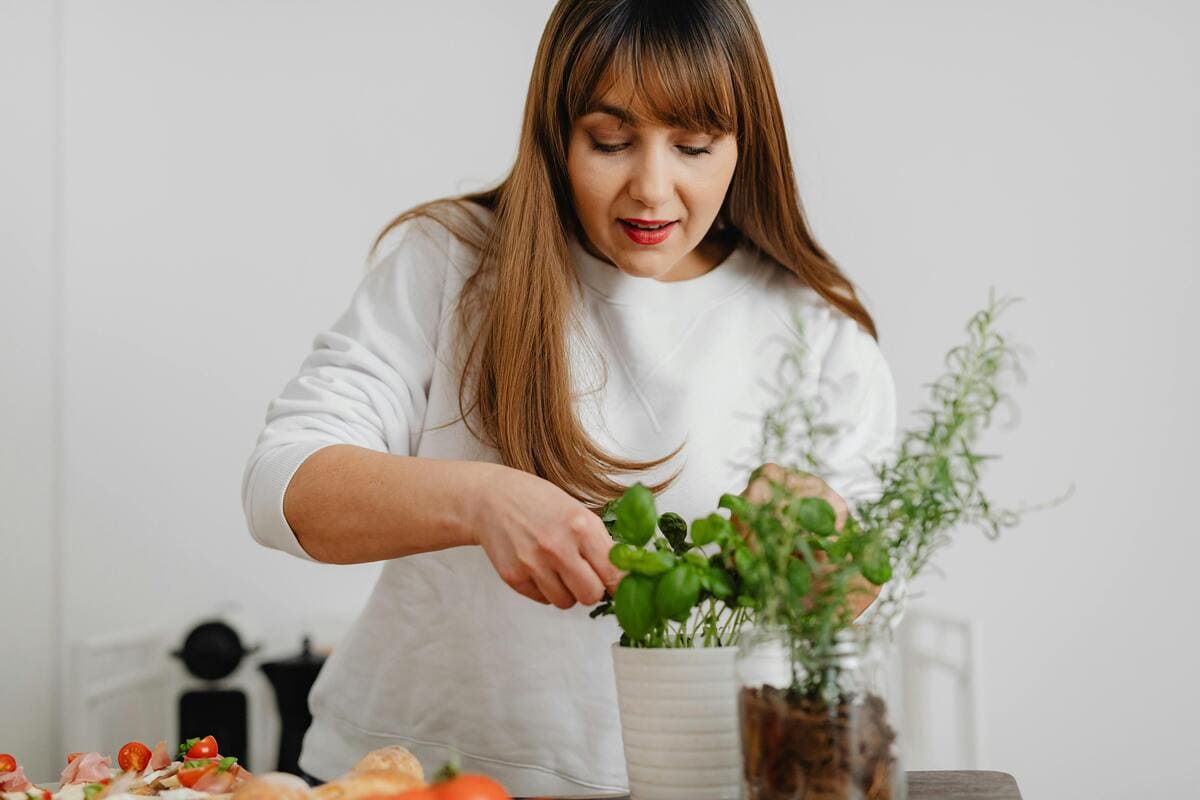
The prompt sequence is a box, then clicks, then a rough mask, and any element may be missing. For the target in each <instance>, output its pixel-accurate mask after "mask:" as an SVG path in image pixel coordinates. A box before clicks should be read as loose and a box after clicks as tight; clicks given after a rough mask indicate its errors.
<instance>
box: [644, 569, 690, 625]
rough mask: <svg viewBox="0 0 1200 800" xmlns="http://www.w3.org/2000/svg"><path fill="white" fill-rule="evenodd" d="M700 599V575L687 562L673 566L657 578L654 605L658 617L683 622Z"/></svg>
mask: <svg viewBox="0 0 1200 800" xmlns="http://www.w3.org/2000/svg"><path fill="white" fill-rule="evenodd" d="M699 599H700V575H699V574H698V573H697V572H696V570H695V569H693V568H692V567H691V566H689V565H687V564H680V565H678V566H676V567H674V568H673V569H672V570H671V571H670V572H668V573H667V574H666V575H663V576H662V579H661V580H659V582H658V586H657V587H656V588H655V590H654V606H655V608H656V609H658V615H659V616H660V617H666V618H667V619H673V620H675V621H676V622H683V621H684V620H686V619H687V618H688V615H689V614H690V613H691V610H692V608H693V607H694V606H695V605H696V602H697V601H698V600H699Z"/></svg>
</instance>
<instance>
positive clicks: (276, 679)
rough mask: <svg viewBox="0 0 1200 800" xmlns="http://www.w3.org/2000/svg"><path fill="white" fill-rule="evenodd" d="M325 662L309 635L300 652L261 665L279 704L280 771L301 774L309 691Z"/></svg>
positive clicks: (309, 715) (310, 718) (310, 721)
mask: <svg viewBox="0 0 1200 800" xmlns="http://www.w3.org/2000/svg"><path fill="white" fill-rule="evenodd" d="M324 664H325V656H323V655H321V654H319V653H314V652H313V649H312V640H311V639H309V637H307V636H305V637H304V640H303V642H302V643H301V645H300V653H299V654H298V655H295V656H293V657H291V658H284V659H280V660H278V661H267V662H264V663H262V664H260V665H259V667H258V668H259V669H260V670H262V671H263V673H264V674H265V675H266V676H267V680H269V681H270V682H271V687H272V688H274V690H275V701H276V703H278V705H279V719H280V729H279V763H278V765H277V766H276V769H277V770H279V771H280V772H290V773H292V774H293V775H299V774H300V763H299V762H300V745H301V743H302V742H303V741H304V733H305V732H306V731H307V730H308V726H309V725H311V724H312V713H311V712H310V711H309V708H308V692H309V690H310V689H311V688H312V685H313V681H315V680H316V679H317V673H319V672H320V671H321V667H322V666H323V665H324Z"/></svg>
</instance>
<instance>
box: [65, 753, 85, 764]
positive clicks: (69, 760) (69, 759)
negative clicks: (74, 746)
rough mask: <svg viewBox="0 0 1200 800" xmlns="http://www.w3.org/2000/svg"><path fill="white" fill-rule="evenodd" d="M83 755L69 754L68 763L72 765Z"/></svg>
mask: <svg viewBox="0 0 1200 800" xmlns="http://www.w3.org/2000/svg"><path fill="white" fill-rule="evenodd" d="M81 755H83V753H67V763H68V764H70V763H71V762H72V761H74V760H75V759H77V758H79V757H80V756H81Z"/></svg>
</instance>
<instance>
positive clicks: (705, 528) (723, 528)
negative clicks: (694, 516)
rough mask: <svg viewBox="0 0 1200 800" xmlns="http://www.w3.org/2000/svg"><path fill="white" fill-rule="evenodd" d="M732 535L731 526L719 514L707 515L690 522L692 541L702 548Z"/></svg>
mask: <svg viewBox="0 0 1200 800" xmlns="http://www.w3.org/2000/svg"><path fill="white" fill-rule="evenodd" d="M732 534H733V526H732V525H730V524H729V520H727V519H725V518H724V517H722V516H721V515H720V514H709V515H708V516H707V517H704V518H702V519H698V520H694V521H693V522H692V541H693V542H695V543H696V544H698V545H700V546H701V547H703V546H704V545H706V544H711V543H712V542H721V541H725V540H726V539H728V538H729V536H731V535H732Z"/></svg>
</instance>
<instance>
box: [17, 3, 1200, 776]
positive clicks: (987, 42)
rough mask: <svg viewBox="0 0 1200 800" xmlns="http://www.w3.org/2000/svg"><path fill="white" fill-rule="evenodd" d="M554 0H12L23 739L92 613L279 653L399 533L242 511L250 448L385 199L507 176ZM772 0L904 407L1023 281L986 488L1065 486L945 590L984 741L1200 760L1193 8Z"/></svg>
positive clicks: (963, 562) (1038, 762) (48, 767)
mask: <svg viewBox="0 0 1200 800" xmlns="http://www.w3.org/2000/svg"><path fill="white" fill-rule="evenodd" d="M550 6H551V4H550V3H549V2H545V0H523V1H522V2H512V3H508V2H506V3H493V2H481V1H479V0H476V1H475V2H466V1H465V0H456V1H455V2H449V1H448V0H439V2H437V3H416V2H395V1H392V2H383V1H382V0H377V1H376V2H356V3H345V2H334V1H333V0H325V1H324V2H303V3H301V2H295V3H285V2H267V1H266V0H253V1H251V0H239V2H228V1H227V2H198V1H195V0H194V1H191V2H161V1H160V0H143V1H142V2H133V1H131V0H119V1H118V0H110V2H105V3H93V2H82V1H81V0H60V1H59V2H42V1H41V0H2V1H0V337H2V339H0V343H2V345H3V346H2V347H0V510H2V515H0V536H2V537H3V538H2V542H0V572H2V574H3V579H2V580H0V625H2V626H3V630H4V643H5V644H4V655H3V656H0V750H3V751H6V752H14V753H17V754H18V756H19V757H20V759H21V760H22V762H23V763H25V764H26V765H27V771H29V772H30V773H32V774H33V775H35V776H48V775H51V774H54V773H55V772H56V771H57V769H58V765H59V764H60V763H61V758H62V755H63V754H64V753H65V752H66V751H67V750H68V749H76V750H77V749H88V747H89V745H88V743H86V742H64V741H62V738H63V737H62V731H63V730H64V726H63V724H62V722H63V721H62V720H61V718H60V717H61V715H62V714H63V713H64V711H63V703H62V701H61V699H60V696H61V695H60V690H61V688H62V686H63V684H65V683H66V682H67V681H69V680H70V664H69V659H70V647H71V643H72V642H74V641H76V640H77V639H79V638H82V637H86V636H87V635H89V633H92V632H97V631H100V632H103V631H106V630H114V629H125V628H129V627H134V626H140V625H148V626H162V627H164V628H166V629H167V630H170V631H173V632H182V630H183V625H184V624H185V623H186V622H187V621H188V620H190V619H192V618H194V617H195V616H197V615H198V614H203V613H205V612H207V611H209V610H211V609H214V608H216V607H217V606H218V605H220V604H221V603H224V602H235V603H237V604H240V605H241V606H242V607H244V608H246V609H249V610H250V611H251V612H252V614H253V615H254V616H255V617H256V618H257V619H259V620H260V621H261V623H262V626H263V629H264V630H265V631H267V632H268V633H267V634H266V636H267V640H268V644H269V645H271V646H273V647H276V648H280V649H283V650H286V649H287V648H289V647H292V646H293V645H294V644H295V643H296V641H298V636H299V634H300V632H302V631H305V630H312V629H314V628H320V627H321V626H322V625H326V626H328V625H329V621H330V620H344V619H347V618H350V617H352V616H353V614H354V613H355V611H356V610H357V608H358V607H359V605H360V604H361V603H362V601H363V599H364V598H365V595H366V592H367V591H368V589H369V585H370V578H371V577H372V576H373V574H374V570H375V568H374V567H371V566H364V567H354V568H343V567H322V566H314V565H309V564H306V563H302V562H300V561H299V560H296V559H291V558H288V557H286V556H284V555H282V554H280V553H276V552H273V551H267V550H264V549H262V548H259V547H257V546H256V545H254V544H253V542H252V541H251V540H250V538H249V536H248V535H247V533H246V532H245V525H244V521H243V518H242V510H241V507H240V504H239V481H240V477H241V470H242V466H243V464H244V461H245V458H246V456H247V455H248V454H249V451H250V449H251V447H252V446H253V442H254V437H255V436H256V435H257V433H258V429H259V426H260V424H261V422H262V418H263V414H264V412H265V408H266V403H267V402H268V400H269V399H270V398H271V397H272V396H273V395H274V393H275V392H276V391H277V390H278V389H279V388H280V387H281V386H282V385H283V383H284V382H285V381H286V380H287V378H288V377H289V376H290V375H291V373H292V372H293V370H294V369H295V368H296V367H297V366H298V364H299V362H300V360H301V359H302V358H303V356H304V354H305V353H306V352H307V349H308V347H309V344H310V342H311V339H312V337H313V335H314V334H315V333H316V332H317V331H318V330H319V329H320V328H322V327H324V326H326V325H328V324H329V323H330V322H332V320H333V319H334V318H335V316H336V315H337V314H338V313H339V312H340V310H341V309H342V307H343V306H344V304H345V303H346V301H347V300H348V298H349V293H350V291H351V290H352V289H353V287H354V285H355V284H356V283H357V281H358V279H359V277H360V276H361V274H362V271H363V268H364V263H365V262H364V259H365V255H366V250H367V247H368V246H369V244H370V242H371V240H372V238H373V236H374V235H375V234H376V233H377V232H378V230H379V229H380V227H381V226H382V225H383V224H384V223H385V222H386V221H387V220H388V219H390V218H391V217H392V216H393V215H394V214H395V213H398V212H399V211H401V210H403V209H405V208H407V207H409V206H411V205H413V204H415V203H417V202H420V201H423V200H427V199H430V198H433V197H436V196H442V195H445V194H449V193H454V192H460V191H465V190H470V189H477V188H482V187H484V186H485V185H490V184H491V183H492V182H494V181H495V180H497V179H499V178H500V177H502V176H503V174H504V173H505V172H506V170H507V168H508V166H509V165H510V163H511V160H512V157H513V155H514V150H515V145H516V139H517V133H518V125H519V120H520V115H521V109H522V104H523V102H524V95H525V89H526V84H527V81H528V76H529V69H530V67H531V65H532V62H533V55H534V49H535V47H536V45H537V41H538V39H539V37H540V34H541V30H542V26H543V25H544V23H545V20H546V16H547V14H548V11H549V8H550ZM752 8H753V10H754V12H755V14H756V16H757V18H758V21H759V25H760V28H761V30H762V32H763V36H764V38H765V40H766V43H767V47H768V51H769V55H770V57H771V59H772V65H773V69H774V71H775V75H776V80H777V84H778V89H779V92H780V96H781V101H782V103H783V107H784V112H785V115H786V118H787V124H788V130H789V137H790V145H791V149H792V154H793V158H794V161H795V164H796V169H797V172H798V178H799V181H800V185H801V192H802V197H803V200H804V203H805V205H806V208H807V210H808V212H809V214H810V218H811V221H812V223H813V226H814V228H815V230H816V233H817V235H818V238H819V239H820V240H821V241H822V243H823V244H824V245H825V246H826V247H827V249H828V250H829V251H830V252H831V253H832V254H833V256H834V258H835V259H836V260H837V261H838V262H839V264H841V266H842V267H843V269H844V270H845V271H846V272H847V273H848V274H849V275H850V277H851V278H852V279H853V280H854V281H855V282H856V284H857V285H858V286H859V287H860V288H861V291H862V294H863V297H864V299H865V301H866V303H867V305H868V308H869V309H870V310H871V311H872V313H873V314H874V316H875V319H876V321H877V323H878V325H879V330H880V333H881V345H882V347H883V350H884V352H885V354H886V356H887V357H888V360H889V362H890V364H891V365H892V369H893V373H894V374H895V376H896V381H897V386H898V390H899V393H900V400H901V410H902V417H901V419H902V422H904V423H909V422H911V421H912V418H911V417H909V416H908V414H907V412H908V411H909V410H911V409H912V408H914V407H916V406H917V405H918V404H919V403H920V402H922V400H923V399H924V395H923V392H924V389H923V387H922V384H923V383H924V382H926V381H928V380H930V379H932V378H933V377H934V376H935V375H936V374H937V373H938V371H939V370H940V368H941V363H940V357H941V355H942V354H943V353H944V352H945V350H946V349H948V347H950V346H951V345H953V344H955V343H957V342H958V341H959V340H960V339H961V338H962V326H963V324H964V323H965V321H966V319H967V317H968V316H969V315H970V313H971V312H973V311H974V310H975V309H977V308H979V307H981V306H982V305H983V303H984V302H985V301H986V298H987V292H988V288H989V287H992V286H995V287H996V289H997V290H998V291H999V292H1001V293H1003V294H1015V295H1019V296H1022V297H1024V298H1025V301H1024V302H1023V303H1021V304H1018V305H1017V306H1015V307H1013V309H1012V310H1010V312H1009V313H1008V314H1007V315H1006V317H1005V320H1006V322H1005V326H1004V327H1005V328H1006V330H1007V331H1008V332H1009V333H1010V334H1011V335H1012V337H1013V338H1014V339H1016V340H1017V341H1019V342H1020V343H1022V344H1023V345H1026V346H1027V347H1028V348H1029V352H1028V354H1027V358H1026V369H1027V373H1028V377H1029V380H1028V383H1027V385H1025V386H1020V387H1016V388H1015V389H1014V396H1015V399H1016V400H1017V402H1018V403H1019V405H1020V409H1021V415H1020V418H1019V420H1018V421H1017V424H1016V426H1015V427H1014V428H1012V429H1011V430H1006V431H1003V432H999V433H997V434H996V435H994V436H992V437H990V439H989V441H988V446H989V447H990V448H991V450H993V451H995V452H1000V453H1002V454H1003V455H1004V460H1003V461H1002V462H1001V463H1000V464H999V465H998V466H997V467H996V468H995V469H993V470H992V472H991V473H990V485H991V487H992V491H993V493H994V495H995V496H996V498H997V499H998V500H999V501H1002V502H1004V503H1007V504H1009V505H1020V504H1023V503H1031V502H1036V501H1038V500H1044V499H1047V498H1050V497H1053V496H1055V495H1057V494H1059V493H1061V492H1062V491H1063V490H1064V489H1066V487H1067V486H1068V485H1070V484H1071V483H1074V484H1075V485H1076V492H1075V495H1074V496H1073V497H1072V498H1071V499H1070V501H1069V502H1068V503H1067V504H1066V505H1064V506H1062V507H1059V508H1055V509H1053V510H1050V511H1044V512H1041V513H1038V514H1035V515H1032V516H1030V517H1029V518H1028V519H1027V521H1026V522H1025V524H1023V525H1022V526H1021V527H1020V528H1019V529H1017V530H1015V531H1012V532H1010V535H1008V536H1007V537H1006V538H1005V539H1004V540H1002V541H1000V542H997V543H992V542H988V541H985V540H983V539H982V537H980V536H979V534H977V533H976V532H974V531H969V530H967V531H962V532H961V534H962V536H961V537H960V540H959V542H958V543H957V544H956V545H955V546H954V547H952V548H951V549H950V550H949V551H947V552H946V553H945V554H944V556H943V557H942V558H941V559H940V560H939V564H940V566H941V568H942V569H943V571H944V573H945V575H944V576H941V577H939V576H931V577H930V578H928V579H926V580H925V581H924V584H923V586H922V588H923V590H924V591H925V593H926V594H925V596H924V597H923V598H922V599H921V601H920V602H921V603H922V604H924V606H925V607H927V608H929V609H932V610H936V611H944V612H947V613H952V614H955V615H960V616H965V617H967V618H969V619H970V620H971V621H972V623H973V624H974V625H975V627H976V630H977V631H978V633H979V635H980V652H981V655H982V659H983V661H982V668H981V674H980V677H981V681H982V684H981V688H982V691H981V702H982V711H983V717H982V730H981V734H982V757H981V766H983V767H985V768H991V769H998V770H1004V771H1008V772H1011V773H1013V774H1014V775H1015V776H1016V777H1017V779H1018V781H1019V783H1020V785H1021V787H1022V789H1023V791H1024V793H1025V796H1026V797H1029V798H1041V797H1046V798H1051V797H1054V798H1067V797H1088V798H1129V797H1154V798H1158V797H1162V798H1166V797H1183V796H1194V795H1195V792H1196V791H1197V789H1196V786H1197V779H1198V777H1200V776H1198V774H1197V767H1196V766H1195V764H1196V763H1197V761H1196V756H1197V752H1200V734H1198V733H1197V730H1198V729H1200V728H1198V727H1197V715H1198V714H1200V697H1198V690H1197V688H1196V682H1195V677H1194V676H1195V675H1196V674H1200V656H1198V653H1200V649H1198V648H1197V645H1196V642H1195V637H1196V633H1195V631H1196V629H1197V627H1200V626H1197V624H1196V622H1195V619H1194V613H1193V609H1194V601H1193V599H1192V598H1193V596H1194V590H1193V586H1192V583H1193V581H1194V579H1195V576H1196V574H1197V568H1196V565H1197V564H1198V563H1200V545H1198V544H1197V536H1198V534H1200V530H1197V524H1196V522H1195V521H1194V518H1193V517H1192V515H1191V513H1190V512H1189V511H1188V508H1189V503H1190V500H1191V499H1192V498H1193V497H1194V495H1193V492H1194V491H1195V488H1194V483H1195V479H1196V478H1197V469H1196V467H1195V462H1194V461H1193V458H1194V457H1195V453H1196V445H1197V444H1198V441H1197V438H1198V437H1197V422H1196V413H1197V412H1196V409H1197V404H1196V395H1197V364H1198V363H1200V353H1198V352H1197V349H1198V348H1197V343H1198V341H1200V335H1198V334H1200V330H1198V327H1200V326H1198V324H1197V321H1196V317H1195V314H1194V313H1193V307H1194V298H1195V293H1196V290H1197V279H1196V272H1197V267H1198V266H1200V265H1198V264H1197V240H1196V228H1197V221H1198V212H1200V204H1198V197H1197V195H1198V189H1200V144H1198V142H1200V131H1198V130H1197V106H1198V103H1197V86H1198V84H1200V55H1198V54H1197V53H1198V51H1200V6H1198V5H1197V4H1195V3H1191V2H1187V1H1186V0H1177V2H1171V0H1141V1H1139V2H1134V1H1133V0H1126V2H1100V1H1099V0H1096V1H1095V2H1085V1H1084V0H1053V1H1052V2H1047V1H1046V0H1036V1H1035V0H1014V1H1013V2H1007V3H980V2H947V1H945V0H943V2H935V1H934V0H910V1H909V2H904V3H894V2H887V1H886V0H871V1H870V2H856V3H844V2H836V1H835V0H806V2H803V3H794V2H784V0H756V1H755V2H752ZM1005 418H1006V415H1002V418H1001V419H1002V420H1003V419H1005ZM201 545H203V546H201ZM909 766H910V767H913V768H922V767H938V768H946V767H953V766H955V765H954V764H943V763H930V764H910V765H909Z"/></svg>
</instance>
